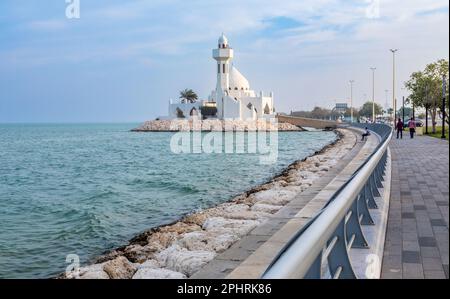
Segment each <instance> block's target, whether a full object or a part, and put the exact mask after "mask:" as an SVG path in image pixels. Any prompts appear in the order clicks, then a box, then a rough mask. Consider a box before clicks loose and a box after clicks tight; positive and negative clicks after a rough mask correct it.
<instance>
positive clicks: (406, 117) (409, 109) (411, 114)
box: [397, 107, 413, 121]
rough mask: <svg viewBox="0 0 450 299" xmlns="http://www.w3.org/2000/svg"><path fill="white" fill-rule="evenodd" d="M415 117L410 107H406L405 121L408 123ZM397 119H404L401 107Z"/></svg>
mask: <svg viewBox="0 0 450 299" xmlns="http://www.w3.org/2000/svg"><path fill="white" fill-rule="evenodd" d="M412 116H413V110H412V108H410V107H405V121H407V120H408V119H410V118H411V117H412ZM397 118H402V119H403V107H401V108H400V109H399V110H398V111H397Z"/></svg>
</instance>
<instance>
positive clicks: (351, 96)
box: [350, 80, 355, 123]
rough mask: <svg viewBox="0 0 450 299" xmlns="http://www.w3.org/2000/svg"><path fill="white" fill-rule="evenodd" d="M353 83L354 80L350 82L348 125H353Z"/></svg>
mask: <svg viewBox="0 0 450 299" xmlns="http://www.w3.org/2000/svg"><path fill="white" fill-rule="evenodd" d="M353 83H355V80H350V123H353Z"/></svg>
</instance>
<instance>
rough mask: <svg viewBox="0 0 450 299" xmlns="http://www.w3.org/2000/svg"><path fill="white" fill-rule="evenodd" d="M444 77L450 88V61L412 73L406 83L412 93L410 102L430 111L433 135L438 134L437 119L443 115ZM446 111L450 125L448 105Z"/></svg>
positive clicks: (440, 61)
mask: <svg viewBox="0 0 450 299" xmlns="http://www.w3.org/2000/svg"><path fill="white" fill-rule="evenodd" d="M444 75H445V76H446V77H447V86H448V61H447V60H445V59H441V60H438V61H437V62H434V63H430V64H428V65H427V66H426V67H425V69H424V70H423V71H418V72H414V73H412V74H411V76H410V79H409V80H408V81H407V82H405V87H406V88H407V89H408V90H409V91H410V92H411V95H410V96H409V98H408V101H410V102H412V103H413V104H414V105H415V106H416V107H423V108H425V109H429V110H430V114H431V120H432V130H433V133H436V117H437V115H438V113H442V111H441V110H442V107H441V105H442V104H441V103H442V77H443V76H444ZM447 102H448V101H447ZM447 104H448V103H447ZM446 110H447V113H446V115H447V117H446V121H447V123H448V105H447V107H446Z"/></svg>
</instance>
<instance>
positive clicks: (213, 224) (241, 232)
mask: <svg viewBox="0 0 450 299" xmlns="http://www.w3.org/2000/svg"><path fill="white" fill-rule="evenodd" d="M259 224H260V221H256V220H239V219H226V218H223V217H211V218H208V219H207V220H206V221H205V223H204V224H203V229H204V230H206V231H208V232H212V233H217V234H221V233H222V234H223V233H231V234H235V235H237V236H238V237H242V236H245V235H246V234H248V233H249V232H250V231H251V230H253V229H254V228H255V227H256V226H258V225H259Z"/></svg>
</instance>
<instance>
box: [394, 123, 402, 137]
mask: <svg viewBox="0 0 450 299" xmlns="http://www.w3.org/2000/svg"><path fill="white" fill-rule="evenodd" d="M395 128H396V129H397V139H398V137H400V139H403V122H402V119H401V118H399V119H398V122H397V124H396V125H395Z"/></svg>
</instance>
